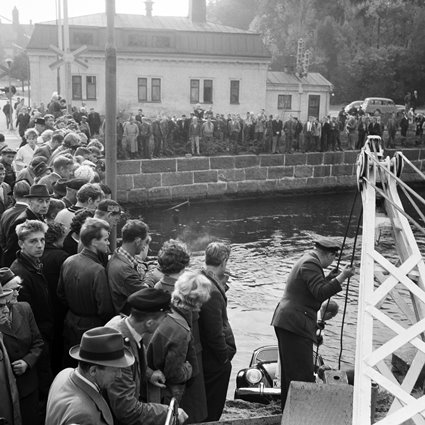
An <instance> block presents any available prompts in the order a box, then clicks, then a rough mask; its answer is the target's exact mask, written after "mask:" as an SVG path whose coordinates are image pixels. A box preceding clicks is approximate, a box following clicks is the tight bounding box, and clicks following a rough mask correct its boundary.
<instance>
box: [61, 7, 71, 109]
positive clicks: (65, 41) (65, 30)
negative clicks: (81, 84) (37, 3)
mask: <svg viewBox="0 0 425 425" xmlns="http://www.w3.org/2000/svg"><path fill="white" fill-rule="evenodd" d="M63 44H64V52H65V58H64V59H65V99H66V104H67V107H68V113H71V62H70V61H69V60H67V57H66V56H67V55H68V54H69V53H70V48H69V26H68V0H63Z"/></svg>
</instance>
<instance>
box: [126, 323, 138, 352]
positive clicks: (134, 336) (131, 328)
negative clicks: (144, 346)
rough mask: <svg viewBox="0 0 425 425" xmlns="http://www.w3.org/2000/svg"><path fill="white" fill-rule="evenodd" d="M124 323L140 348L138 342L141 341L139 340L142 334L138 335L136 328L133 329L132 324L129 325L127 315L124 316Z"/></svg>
mask: <svg viewBox="0 0 425 425" xmlns="http://www.w3.org/2000/svg"><path fill="white" fill-rule="evenodd" d="M125 324H126V325H127V327H128V329H129V331H130V333H131V336H132V337H133V339H134V340H135V341H136V343H137V346H138V347H139V348H141V344H140V342H141V340H142V335H140V334H139V333H138V332H137V331H136V329H134V328H133V326H131V324H130V321H129V320H128V317H126V318H125Z"/></svg>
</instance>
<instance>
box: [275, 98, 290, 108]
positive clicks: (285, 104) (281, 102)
mask: <svg viewBox="0 0 425 425" xmlns="http://www.w3.org/2000/svg"><path fill="white" fill-rule="evenodd" d="M291 108H292V95H290V94H279V95H278V96H277V109H291Z"/></svg>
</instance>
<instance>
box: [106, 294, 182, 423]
mask: <svg viewBox="0 0 425 425" xmlns="http://www.w3.org/2000/svg"><path fill="white" fill-rule="evenodd" d="M170 301H171V295H170V294H169V293H168V292H165V291H163V290H161V289H154V288H143V289H140V290H139V291H137V292H134V293H133V294H131V295H130V296H129V297H128V299H127V304H128V307H129V308H130V316H128V317H125V316H115V317H114V318H113V319H111V320H110V321H109V322H108V323H107V324H106V326H108V327H110V328H113V329H116V330H117V331H119V332H120V333H121V335H122V336H123V337H124V340H125V341H126V342H127V344H128V346H129V348H130V350H131V352H132V353H133V355H134V357H135V359H136V360H135V362H134V364H133V365H132V366H131V367H126V368H125V369H123V370H122V373H121V376H119V377H117V378H116V379H115V381H114V382H113V384H112V385H111V386H110V387H109V388H108V389H107V394H108V400H109V404H110V406H111V410H112V413H113V415H114V417H115V423H116V424H118V425H126V424H132V425H156V424H160V423H164V422H165V419H166V417H167V410H168V406H166V405H163V404H156V403H145V402H143V401H141V397H142V396H143V395H145V394H146V386H147V380H149V382H150V383H151V384H153V385H155V386H158V387H165V385H164V382H165V377H164V375H163V374H162V372H161V371H152V370H151V369H149V368H147V366H146V364H147V363H146V357H145V347H144V344H143V338H144V337H148V336H149V335H151V334H153V333H154V332H155V330H156V329H157V328H158V326H159V325H160V323H161V322H162V320H163V319H164V318H165V316H166V314H167V311H168V310H169V306H170ZM186 419H187V415H186V413H185V412H184V411H183V410H182V409H179V415H178V420H179V422H180V423H183V422H184V421H185V420H186Z"/></svg>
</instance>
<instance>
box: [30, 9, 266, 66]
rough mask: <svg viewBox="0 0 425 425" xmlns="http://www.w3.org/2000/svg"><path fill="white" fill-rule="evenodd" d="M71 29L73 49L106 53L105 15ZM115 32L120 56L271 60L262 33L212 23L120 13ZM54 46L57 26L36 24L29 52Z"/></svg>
mask: <svg viewBox="0 0 425 425" xmlns="http://www.w3.org/2000/svg"><path fill="white" fill-rule="evenodd" d="M69 27H70V44H71V49H75V48H78V47H80V46H81V45H84V44H86V45H87V46H88V48H89V52H90V51H104V50H105V44H106V15H105V14H104V13H97V14H94V15H86V16H80V17H76V18H70V19H69ZM115 29H116V31H115V38H116V47H117V52H118V53H131V52H133V53H134V54H143V53H154V54H161V53H167V54H176V55H180V54H187V55H208V56H214V55H217V56H232V57H248V58H257V59H262V60H270V58H271V55H270V52H269V51H268V50H267V49H266V47H265V45H264V43H263V41H262V38H261V35H260V34H258V33H255V32H253V31H244V30H241V29H238V28H232V27H227V26H224V25H218V24H214V23H211V22H203V23H198V22H192V21H191V20H190V19H189V18H184V17H170V16H152V17H148V16H145V15H128V14H117V15H116V18H115ZM51 44H53V45H57V44H58V43H57V27H56V23H55V22H54V21H52V22H46V23H41V24H36V25H35V27H34V31H33V34H32V37H31V40H30V42H29V45H28V50H33V49H43V50H46V49H48V48H49V45H51Z"/></svg>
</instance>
